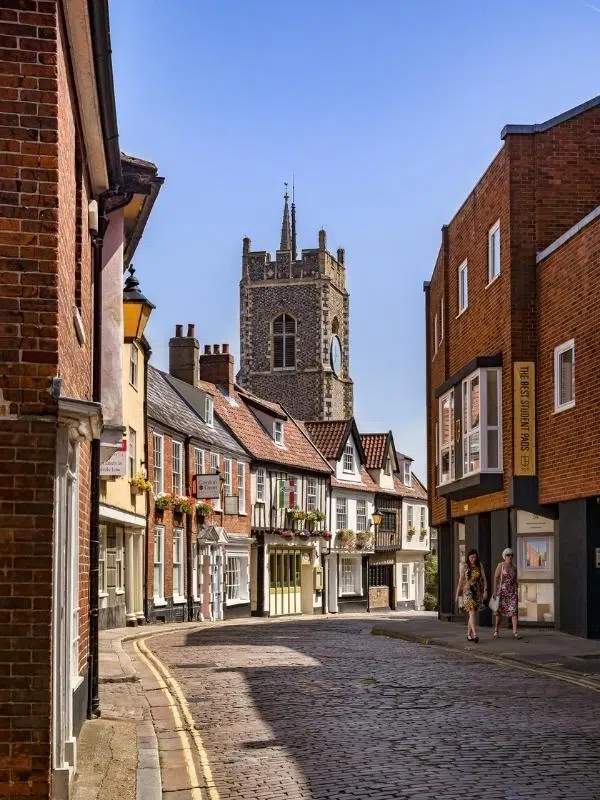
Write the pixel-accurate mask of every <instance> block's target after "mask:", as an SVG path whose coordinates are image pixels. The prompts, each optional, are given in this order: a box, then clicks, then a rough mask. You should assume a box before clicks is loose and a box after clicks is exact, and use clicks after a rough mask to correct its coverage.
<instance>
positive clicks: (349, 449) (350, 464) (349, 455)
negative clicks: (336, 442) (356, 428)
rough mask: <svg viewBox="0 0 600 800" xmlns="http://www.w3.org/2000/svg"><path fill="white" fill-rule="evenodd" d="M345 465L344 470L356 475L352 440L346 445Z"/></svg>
mask: <svg viewBox="0 0 600 800" xmlns="http://www.w3.org/2000/svg"><path fill="white" fill-rule="evenodd" d="M343 466H344V472H346V473H350V474H351V475H354V445H353V444H352V442H346V446H345V447H344V459H343Z"/></svg>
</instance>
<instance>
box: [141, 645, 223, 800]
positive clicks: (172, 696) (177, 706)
mask: <svg viewBox="0 0 600 800" xmlns="http://www.w3.org/2000/svg"><path fill="white" fill-rule="evenodd" d="M166 633H167V631H165V633H164V634H160V633H159V634H154V636H164V635H166ZM133 646H134V648H135V650H136V654H137V656H138V658H139V659H140V661H142V662H143V663H144V664H145V665H146V666H147V667H148V669H149V670H150V672H151V673H152V674H153V675H154V677H155V678H156V680H157V681H158V685H159V688H160V690H161V691H162V692H163V693H164V695H165V697H166V698H167V699H168V700H169V707H170V709H171V712H172V714H173V720H174V722H175V729H176V731H177V733H178V734H179V740H180V742H181V749H182V752H183V757H184V759H185V766H186V770H187V774H188V779H189V784H190V793H191V798H192V800H204V795H203V794H202V790H201V788H200V779H199V777H198V771H197V769H196V763H195V761H194V754H193V752H192V747H191V745H190V739H191V741H192V742H193V744H194V747H195V750H196V753H197V755H198V758H199V761H200V764H201V767H202V776H203V779H204V780H203V788H204V792H205V794H206V796H208V798H209V800H220V798H219V792H218V790H217V787H216V785H215V782H214V780H213V776H212V771H211V769H210V764H209V762H208V756H207V754H206V750H205V749H204V744H203V742H202V737H201V736H200V733H199V731H198V729H197V728H196V725H195V724H194V720H193V717H192V714H191V712H190V708H189V706H188V704H187V700H186V699H185V697H184V695H183V692H182V691H181V689H180V688H179V684H178V683H177V681H176V680H175V678H173V676H172V675H171V673H170V672H169V670H168V669H167V667H166V666H165V665H164V664H163V663H162V661H160V659H158V658H157V657H156V656H155V655H154V653H153V652H152V651H151V650H150V649H149V648H148V647H147V645H146V639H145V638H140V639H135V640H134V645H133Z"/></svg>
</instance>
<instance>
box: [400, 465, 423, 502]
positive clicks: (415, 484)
mask: <svg viewBox="0 0 600 800" xmlns="http://www.w3.org/2000/svg"><path fill="white" fill-rule="evenodd" d="M394 489H395V490H396V491H395V493H396V494H399V495H401V496H402V497H414V498H415V500H423V501H425V500H427V490H426V489H425V487H424V486H423V484H422V483H421V481H420V480H419V479H418V478H417V476H416V475H414V474H413V473H412V472H411V474H410V486H406V485H405V484H404V483H402V480H401V478H400V476H399V475H394Z"/></svg>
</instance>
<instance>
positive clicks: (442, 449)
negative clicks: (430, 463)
mask: <svg viewBox="0 0 600 800" xmlns="http://www.w3.org/2000/svg"><path fill="white" fill-rule="evenodd" d="M446 401H448V407H449V413H450V438H449V440H448V441H447V442H446V441H444V439H443V436H444V425H443V407H444V404H445V402H446ZM437 451H438V464H439V473H438V486H443V485H444V484H446V483H451V482H452V481H453V480H454V479H455V476H456V442H455V441H454V389H450V391H449V392H446V394H444V395H442V397H440V399H439V401H438V446H437ZM446 451H447V452H448V467H449V469H448V475H447V476H446V477H444V475H443V474H442V463H443V457H444V454H445V453H446Z"/></svg>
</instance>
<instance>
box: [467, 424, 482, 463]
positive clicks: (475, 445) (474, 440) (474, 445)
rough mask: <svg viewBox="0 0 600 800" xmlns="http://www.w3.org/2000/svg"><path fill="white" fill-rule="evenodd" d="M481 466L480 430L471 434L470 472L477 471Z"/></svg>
mask: <svg viewBox="0 0 600 800" xmlns="http://www.w3.org/2000/svg"><path fill="white" fill-rule="evenodd" d="M479 467H480V461H479V431H475V432H474V433H472V434H470V436H469V472H476V471H477V470H478V469H479Z"/></svg>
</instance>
